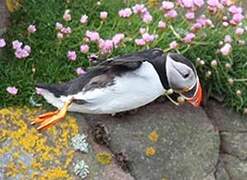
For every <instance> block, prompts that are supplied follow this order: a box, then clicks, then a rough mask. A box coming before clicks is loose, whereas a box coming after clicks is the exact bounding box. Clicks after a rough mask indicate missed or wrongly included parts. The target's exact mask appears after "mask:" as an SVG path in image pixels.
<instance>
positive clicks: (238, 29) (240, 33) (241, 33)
mask: <svg viewBox="0 0 247 180" xmlns="http://www.w3.org/2000/svg"><path fill="white" fill-rule="evenodd" d="M235 33H236V34H237V35H239V36H240V35H243V34H244V29H243V28H240V27H238V28H237V29H236V30H235Z"/></svg>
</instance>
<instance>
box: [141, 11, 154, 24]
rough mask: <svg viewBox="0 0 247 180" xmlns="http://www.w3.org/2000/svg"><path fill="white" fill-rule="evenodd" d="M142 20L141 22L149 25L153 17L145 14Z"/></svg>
mask: <svg viewBox="0 0 247 180" xmlns="http://www.w3.org/2000/svg"><path fill="white" fill-rule="evenodd" d="M142 20H143V22H145V23H147V24H149V23H150V22H151V21H152V20H153V17H152V16H151V15H150V14H149V12H147V13H145V14H144V15H143V16H142Z"/></svg>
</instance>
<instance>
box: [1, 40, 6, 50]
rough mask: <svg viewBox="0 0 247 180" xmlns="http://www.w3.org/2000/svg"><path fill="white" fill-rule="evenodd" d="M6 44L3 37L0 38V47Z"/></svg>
mask: <svg viewBox="0 0 247 180" xmlns="http://www.w3.org/2000/svg"><path fill="white" fill-rule="evenodd" d="M5 46H6V42H5V40H4V39H3V38H0V48H3V47H5Z"/></svg>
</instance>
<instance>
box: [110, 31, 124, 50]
mask: <svg viewBox="0 0 247 180" xmlns="http://www.w3.org/2000/svg"><path fill="white" fill-rule="evenodd" d="M123 39H124V34H123V33H118V34H116V35H115V36H113V38H112V41H113V44H114V46H115V47H118V45H119V44H120V43H121V41H122V40H123Z"/></svg>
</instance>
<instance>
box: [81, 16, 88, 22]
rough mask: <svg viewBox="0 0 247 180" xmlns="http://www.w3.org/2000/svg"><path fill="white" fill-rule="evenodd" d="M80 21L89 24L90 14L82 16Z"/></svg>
mask: <svg viewBox="0 0 247 180" xmlns="http://www.w3.org/2000/svg"><path fill="white" fill-rule="evenodd" d="M80 23H81V24H87V23H88V16H87V15H86V14H84V15H82V16H81V19H80Z"/></svg>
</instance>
